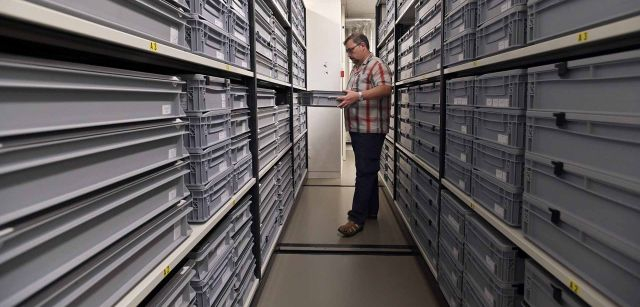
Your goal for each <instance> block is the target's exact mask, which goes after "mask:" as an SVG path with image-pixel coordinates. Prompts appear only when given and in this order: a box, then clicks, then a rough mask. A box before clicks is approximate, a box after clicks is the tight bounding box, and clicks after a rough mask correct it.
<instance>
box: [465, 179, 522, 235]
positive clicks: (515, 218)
mask: <svg viewBox="0 0 640 307" xmlns="http://www.w3.org/2000/svg"><path fill="white" fill-rule="evenodd" d="M472 177H473V178H472V180H471V196H473V198H474V199H475V200H476V201H477V202H478V203H479V204H480V205H482V206H483V207H485V208H486V209H487V210H489V211H491V212H492V213H493V214H495V215H496V216H497V217H498V218H500V219H501V220H503V221H504V222H505V223H506V224H508V225H511V226H520V211H521V208H522V187H514V186H512V185H509V184H506V183H504V182H501V181H498V180H497V179H495V178H494V177H493V176H488V175H485V174H484V173H483V172H481V171H479V170H475V169H474V170H473V172H472Z"/></svg>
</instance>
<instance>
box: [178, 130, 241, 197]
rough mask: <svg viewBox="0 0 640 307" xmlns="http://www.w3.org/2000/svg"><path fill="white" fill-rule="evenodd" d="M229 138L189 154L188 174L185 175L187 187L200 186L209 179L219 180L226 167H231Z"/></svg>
mask: <svg viewBox="0 0 640 307" xmlns="http://www.w3.org/2000/svg"><path fill="white" fill-rule="evenodd" d="M230 150H231V140H226V141H223V142H221V143H219V144H217V145H214V146H211V147H209V148H207V149H206V150H205V151H204V152H203V153H201V154H191V155H190V156H189V169H190V172H189V175H188V176H186V177H185V178H186V180H187V186H188V187H190V188H191V187H202V186H204V185H206V184H207V183H208V182H209V181H211V180H216V181H217V180H219V179H220V176H222V175H223V174H224V173H226V171H227V170H228V169H232V168H233V163H232V162H231V151H230Z"/></svg>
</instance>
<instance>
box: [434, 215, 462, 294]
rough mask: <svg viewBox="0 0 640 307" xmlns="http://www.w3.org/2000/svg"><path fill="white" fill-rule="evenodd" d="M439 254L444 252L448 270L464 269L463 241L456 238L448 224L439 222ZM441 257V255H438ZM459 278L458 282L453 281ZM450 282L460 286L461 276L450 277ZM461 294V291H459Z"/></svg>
mask: <svg viewBox="0 0 640 307" xmlns="http://www.w3.org/2000/svg"><path fill="white" fill-rule="evenodd" d="M440 225H441V226H440V254H441V255H442V254H446V255H447V258H449V259H447V260H448V261H449V262H450V271H453V272H454V273H455V271H459V273H462V270H463V269H464V253H465V243H464V242H465V241H464V239H463V240H460V239H459V238H457V237H456V236H455V235H454V234H453V231H452V230H450V229H449V227H448V226H447V225H448V224H443V223H441V224H440ZM440 258H441V259H442V258H443V257H440ZM457 279H459V281H458V282H455V281H456V280H457ZM450 281H451V283H453V284H454V285H456V286H459V287H462V280H461V278H455V279H454V278H450ZM459 294H460V295H462V293H461V292H460V293H459Z"/></svg>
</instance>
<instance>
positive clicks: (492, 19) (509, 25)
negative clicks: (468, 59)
mask: <svg viewBox="0 0 640 307" xmlns="http://www.w3.org/2000/svg"><path fill="white" fill-rule="evenodd" d="M477 10H478V13H477V16H476V18H477V24H478V27H477V29H476V42H475V44H476V54H475V55H476V56H477V57H484V56H488V55H492V54H496V53H500V52H505V51H508V50H513V49H516V48H520V47H522V46H524V45H525V44H526V43H527V40H526V34H527V33H526V31H527V1H526V0H498V1H496V0H478V4H477Z"/></svg>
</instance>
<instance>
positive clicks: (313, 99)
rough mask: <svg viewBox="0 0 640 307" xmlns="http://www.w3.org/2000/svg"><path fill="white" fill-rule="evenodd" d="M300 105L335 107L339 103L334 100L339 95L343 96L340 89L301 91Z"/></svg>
mask: <svg viewBox="0 0 640 307" xmlns="http://www.w3.org/2000/svg"><path fill="white" fill-rule="evenodd" d="M299 95H300V96H299V97H300V105H302V106H310V107H336V106H338V105H339V104H340V102H339V101H338V100H336V99H337V98H338V97H340V96H344V93H343V92H340V91H308V92H301V93H300V94H299Z"/></svg>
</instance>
